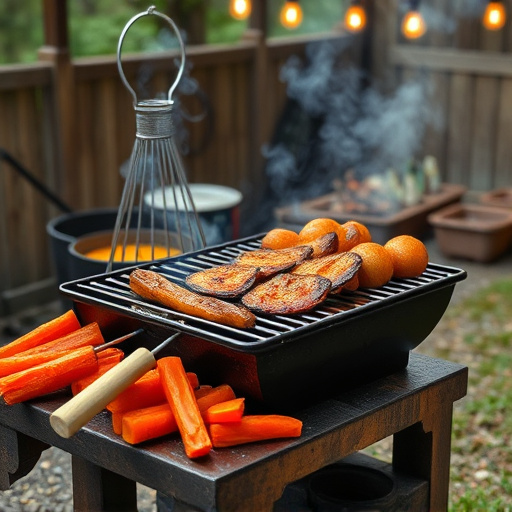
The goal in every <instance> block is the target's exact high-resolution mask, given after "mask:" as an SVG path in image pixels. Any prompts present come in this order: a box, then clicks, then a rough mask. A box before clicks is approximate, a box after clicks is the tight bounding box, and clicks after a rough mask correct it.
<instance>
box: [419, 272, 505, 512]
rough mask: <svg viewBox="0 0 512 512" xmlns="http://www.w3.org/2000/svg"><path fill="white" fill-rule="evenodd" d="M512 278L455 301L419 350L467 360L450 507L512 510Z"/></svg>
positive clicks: (454, 443)
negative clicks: (466, 379) (466, 377)
mask: <svg viewBox="0 0 512 512" xmlns="http://www.w3.org/2000/svg"><path fill="white" fill-rule="evenodd" d="M511 348H512V280H502V281H499V282H495V283H493V284H491V285H490V286H488V287H486V288H483V289H481V290H479V291H477V292H476V293H474V294H473V295H472V296H471V297H469V298H467V299H465V300H463V301H461V302H459V303H457V304H454V305H452V306H450V307H449V308H448V310H447V312H446V314H445V316H444V317H443V319H442V320H441V322H440V323H439V325H438V326H437V328H436V329H435V331H434V333H433V334H432V335H431V337H430V338H429V341H428V343H426V347H425V348H424V347H423V345H420V347H419V348H418V351H423V352H427V353H429V354H430V355H434V356H437V357H442V358H444V359H448V360H451V361H455V362H460V363H462V364H465V365H467V366H468V368H469V382H468V393H467V396H466V397H464V398H463V399H462V400H460V401H459V402H456V404H455V407H454V415H453V432H452V459H451V476H450V479H451V480H450V508H449V510H450V511H453V512H455V511H457V512H459V511H486V512H493V511H496V512H506V511H512V446H511V444H512V443H511V441H512V439H511V438H512V414H511V411H512V350H511Z"/></svg>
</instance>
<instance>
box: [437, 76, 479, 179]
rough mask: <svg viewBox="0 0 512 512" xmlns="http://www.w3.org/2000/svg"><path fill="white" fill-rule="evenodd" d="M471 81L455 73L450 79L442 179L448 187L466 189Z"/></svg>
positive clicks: (470, 129) (470, 118)
mask: <svg viewBox="0 0 512 512" xmlns="http://www.w3.org/2000/svg"><path fill="white" fill-rule="evenodd" d="M472 99H473V79H472V78H471V77H469V76H468V75H466V74H461V73H455V74H453V75H452V77H451V83H450V100H449V110H448V112H447V125H448V148H447V161H446V166H445V169H444V175H443V177H444V179H446V180H447V181H448V182H450V183H460V184H464V185H469V182H468V176H469V169H470V161H471V154H470V151H469V150H468V141H470V140H471V136H472V128H471V127H472V125H473V110H472V109H471V101H472Z"/></svg>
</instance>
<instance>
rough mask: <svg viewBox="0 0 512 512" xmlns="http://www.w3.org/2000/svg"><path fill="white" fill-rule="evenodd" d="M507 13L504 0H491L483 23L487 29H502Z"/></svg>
mask: <svg viewBox="0 0 512 512" xmlns="http://www.w3.org/2000/svg"><path fill="white" fill-rule="evenodd" d="M506 20H507V13H506V11H505V6H504V5H503V2H501V1H496V0H490V1H489V3H488V4H487V6H486V8H485V12H484V16H483V18H482V23H483V25H484V27H485V28H486V29H487V30H500V29H501V28H503V26H504V25H505V21H506Z"/></svg>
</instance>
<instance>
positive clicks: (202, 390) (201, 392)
mask: <svg viewBox="0 0 512 512" xmlns="http://www.w3.org/2000/svg"><path fill="white" fill-rule="evenodd" d="M212 389H213V386H210V385H209V384H203V385H202V386H199V387H198V388H197V389H194V396H195V397H196V400H197V399H198V398H201V397H203V396H205V395H207V394H208V393H210V391H211V390H212Z"/></svg>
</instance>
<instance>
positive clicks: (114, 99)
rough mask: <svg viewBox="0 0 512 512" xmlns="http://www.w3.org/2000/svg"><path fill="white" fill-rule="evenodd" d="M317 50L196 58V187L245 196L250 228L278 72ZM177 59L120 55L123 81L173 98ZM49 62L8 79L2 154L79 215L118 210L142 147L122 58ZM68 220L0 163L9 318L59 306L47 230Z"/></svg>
mask: <svg viewBox="0 0 512 512" xmlns="http://www.w3.org/2000/svg"><path fill="white" fill-rule="evenodd" d="M339 37H340V34H339V33H333V34H323V35H321V36H319V38H320V39H330V38H339ZM312 39H314V38H311V37H308V38H292V39H289V40H285V39H280V40H275V41H270V40H266V39H265V38H264V37H263V36H262V34H261V32H258V31H252V30H250V31H248V32H247V34H246V37H245V38H244V40H242V41H241V42H240V43H238V44H234V45H226V46H191V47H189V48H187V63H189V65H190V73H189V74H190V78H191V79H193V80H195V81H196V82H197V84H198V86H199V89H200V91H201V94H199V95H197V94H196V95H192V96H187V95H185V94H183V95H181V96H180V101H182V103H183V105H184V107H185V108H186V109H187V110H188V111H190V113H191V114H199V113H200V112H201V111H202V110H204V109H206V113H207V115H206V117H205V118H204V119H202V120H201V121H200V122H196V123H194V122H192V123H186V125H185V128H186V131H187V135H188V140H187V143H188V145H189V146H190V149H191V151H190V153H189V154H188V155H186V156H185V157H184V163H185V168H186V169H187V175H188V180H189V182H191V183H201V182H206V183H214V184H222V185H226V186H231V187H234V188H236V189H239V190H240V191H241V192H242V193H243V195H244V202H243V209H242V220H243V218H244V216H245V218H247V216H248V215H250V212H251V211H253V210H254V208H257V206H258V201H259V198H260V196H261V194H262V193H263V186H262V185H263V183H264V176H263V158H262V155H261V147H262V144H263V143H264V142H265V141H267V140H268V139H269V137H270V136H271V135H272V131H273V129H274V127H275V124H276V120H277V118H278V117H279V115H280V114H281V110H282V107H283V103H284V101H285V99H286V84H285V83H283V82H281V81H280V78H279V70H280V68H281V67H282V65H283V64H284V63H285V62H286V60H287V59H288V58H289V57H290V56H291V55H298V56H300V55H303V53H304V48H305V46H306V45H307V44H308V43H309V42H310V41H311V40H312ZM176 57H177V55H176V54H175V53H173V52H164V53H158V54H151V55H126V56H125V55H123V59H122V62H123V69H124V72H125V74H126V77H127V79H128V80H129V81H130V83H131V84H137V83H140V82H141V81H142V80H146V76H150V78H151V80H150V83H151V87H152V88H153V89H154V90H153V92H152V93H151V94H150V96H153V97H154V94H153V93H157V92H160V93H162V92H167V90H168V89H169V87H170V85H171V83H172V81H173V73H174V72H175V71H174V70H175V66H174V59H175V58H176ZM41 59H42V60H41V62H39V63H38V64H36V65H33V66H32V65H31V66H12V67H6V68H1V69H0V113H1V114H0V148H3V149H5V150H6V151H8V152H9V154H12V155H13V156H14V158H16V159H17V160H18V161H19V162H20V163H21V164H22V165H23V166H25V167H26V169H27V170H29V171H30V173H32V174H33V175H34V177H35V178H36V179H37V180H39V181H41V182H43V183H44V184H45V186H46V187H48V188H49V189H50V190H51V191H53V192H55V194H56V195H57V196H58V197H59V198H61V199H62V200H63V201H64V202H65V203H67V204H68V205H70V207H71V208H72V209H73V210H84V209H91V208H98V207H117V206H118V204H119V201H120V197H121V190H122V186H123V183H124V181H123V179H122V177H121V174H120V168H121V166H122V165H123V163H125V162H126V161H127V160H128V159H129V156H130V153H131V149H132V146H133V143H134V140H135V113H134V110H133V105H132V98H131V96H130V94H129V93H128V91H127V90H126V89H125V87H124V85H123V84H122V82H121V80H120V78H119V72H118V69H117V61H116V57H115V56H112V57H105V58H103V57H102V58H83V59H77V60H73V61H71V60H69V59H67V60H66V58H65V55H64V56H63V55H61V54H59V52H54V51H52V50H51V49H50V50H48V49H45V48H43V49H42V50H41ZM141 77H142V78H141ZM61 213H62V212H61V211H59V209H58V208H56V207H55V205H54V204H53V203H52V202H51V201H48V199H47V198H46V197H44V195H42V194H41V193H40V192H38V191H37V190H36V189H35V188H34V187H33V186H32V185H31V184H30V183H28V182H27V181H26V180H25V179H24V178H23V177H21V176H20V175H19V174H18V173H16V172H14V170H13V169H12V168H11V166H9V165H8V164H7V163H6V162H2V161H1V160H0V292H1V302H0V316H2V314H7V313H8V312H9V311H15V310H17V309H19V308H22V307H26V306H27V305H28V304H29V303H30V302H31V301H36V302H37V301H40V300H46V297H47V296H48V295H52V294H53V295H54V296H55V294H56V286H55V280H54V278H53V269H52V264H53V262H52V259H51V255H50V251H49V244H48V240H47V234H46V224H47V222H48V221H49V220H50V219H51V218H53V217H55V216H57V215H59V214H61ZM28 296H32V299H30V300H29V299H27V297H28ZM27 301H28V302H27Z"/></svg>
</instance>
